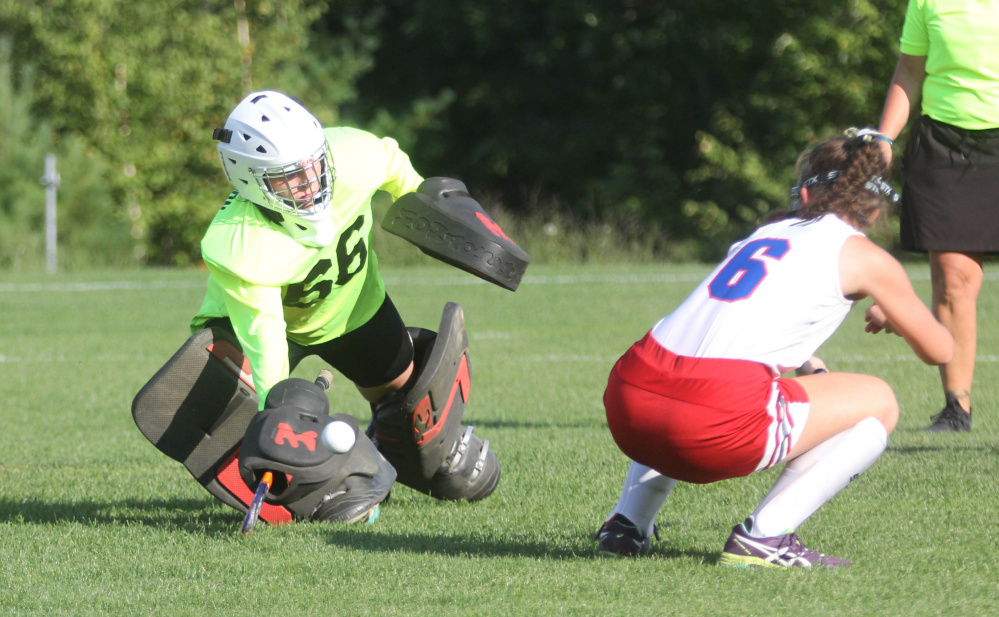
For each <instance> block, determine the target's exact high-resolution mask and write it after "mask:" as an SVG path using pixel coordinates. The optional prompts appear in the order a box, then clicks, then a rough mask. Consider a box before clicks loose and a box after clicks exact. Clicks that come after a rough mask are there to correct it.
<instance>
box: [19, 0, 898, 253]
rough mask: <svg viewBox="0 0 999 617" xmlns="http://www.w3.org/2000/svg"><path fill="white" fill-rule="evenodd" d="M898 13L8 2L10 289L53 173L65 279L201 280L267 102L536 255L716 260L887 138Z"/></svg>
mask: <svg viewBox="0 0 999 617" xmlns="http://www.w3.org/2000/svg"><path fill="white" fill-rule="evenodd" d="M905 7H906V1H905V0H873V1H867V0H834V1H832V2H830V1H828V0H756V1H755V2H746V1H745V0H739V1H736V0H711V1H710V2H705V1H704V0H559V1H556V2H552V1H550V0H448V1H447V2H441V1H438V0H328V1H307V0H159V1H158V2H143V1H141V0H0V268H2V269H4V270H7V271H13V270H18V269H27V268H31V267H33V265H34V264H38V263H40V262H41V261H42V254H43V243H44V232H43V223H44V221H43V218H44V208H43V204H44V187H43V186H42V185H41V182H40V178H41V176H42V173H43V167H44V165H43V159H44V156H45V154H46V153H49V152H53V153H56V154H57V156H58V162H59V172H60V175H61V180H62V182H61V185H60V187H59V190H58V194H59V242H60V251H61V253H60V258H61V260H62V264H61V265H63V266H64V267H87V266H97V265H127V264H130V263H136V262H138V263H146V264H152V265H179V266H183V265H189V264H192V263H196V262H197V260H198V259H199V257H200V251H199V248H198V244H199V241H200V238H201V235H202V234H203V232H204V229H205V227H206V226H207V225H208V223H209V221H210V220H211V218H212V216H214V214H215V212H216V211H217V209H218V207H219V206H220V205H221V202H222V201H223V199H224V198H225V196H226V194H227V193H228V191H229V189H228V185H227V182H226V180H225V177H224V175H223V173H222V171H221V169H220V167H219V164H218V161H217V154H216V150H215V142H213V141H212V139H211V133H212V129H213V128H214V127H216V126H222V124H223V123H224V122H225V119H226V117H227V115H228V113H229V111H231V109H232V107H233V106H234V105H235V104H236V103H237V102H238V101H239V100H240V99H241V98H242V96H243V95H244V94H245V93H246V92H249V91H251V90H257V89H277V90H282V91H285V92H287V93H289V94H291V95H292V96H296V97H297V98H299V99H301V100H302V101H303V102H304V103H305V104H306V106H308V107H309V108H310V110H311V111H313V113H315V114H316V116H317V117H318V118H319V119H320V120H321V121H322V122H324V123H326V124H328V125H334V124H345V125H351V126H356V127H360V128H364V129H367V130H370V131H372V132H373V133H375V134H378V135H390V136H392V137H394V138H396V139H397V140H398V141H399V142H400V144H401V145H402V146H403V148H404V149H405V150H406V151H407V152H408V153H409V154H410V155H411V157H412V159H413V162H414V165H415V166H416V168H417V169H418V170H419V171H420V172H421V173H422V174H424V175H425V176H432V175H445V176H452V177H456V178H459V179H461V180H463V181H464V182H465V183H466V184H467V185H468V187H469V189H470V190H471V192H472V193H473V195H475V196H476V197H478V198H479V200H480V201H482V202H483V204H484V205H485V207H486V209H487V211H489V212H490V213H492V214H494V216H497V213H500V214H499V215H498V216H497V218H500V219H501V222H503V221H507V222H508V223H507V224H513V225H517V229H518V230H519V231H520V232H521V233H522V234H524V235H525V236H527V238H526V240H525V239H521V238H518V237H517V236H516V235H514V234H511V235H512V236H513V237H514V238H515V239H518V240H520V241H521V243H522V244H525V248H527V249H528V250H529V251H532V252H533V253H539V252H540V253H541V254H544V250H543V246H542V245H543V244H544V243H545V242H547V241H551V242H555V239H554V236H555V235H557V234H558V233H559V229H564V230H566V229H572V228H575V229H577V230H579V229H584V230H598V232H599V230H602V232H604V233H606V234H608V235H609V237H611V238H612V239H613V243H616V244H622V243H628V242H632V243H639V244H641V245H642V246H643V247H645V248H646V250H647V254H648V255H651V256H654V257H656V258H663V259H714V258H716V257H717V256H718V255H719V254H720V253H723V252H724V250H725V249H726V248H727V246H728V244H729V243H730V241H732V240H733V239H735V238H737V237H739V236H740V235H743V234H745V233H746V232H747V231H748V230H749V229H750V228H752V227H753V226H755V225H756V224H757V223H758V221H759V219H760V218H761V216H762V215H764V214H766V213H767V212H769V211H771V210H774V209H780V208H784V207H786V206H787V204H788V197H789V188H790V186H791V184H793V179H794V169H793V168H794V163H795V161H796V158H797V156H798V154H799V153H800V152H801V151H802V150H803V149H804V148H806V147H808V146H809V145H811V144H814V143H815V141H816V140H818V139H821V138H824V137H828V136H829V135H831V134H833V133H836V132H838V131H841V130H842V129H843V128H845V127H848V126H867V125H874V124H876V123H877V121H878V118H879V116H880V111H881V106H882V103H883V99H884V95H885V92H886V91H887V87H888V83H889V80H890V78H891V75H892V72H893V70H894V66H895V62H896V60H897V54H898V37H899V35H900V33H901V28H902V22H903V19H904V13H905ZM900 146H901V144H898V145H897V146H896V148H899V147H900ZM555 222H557V225H556V223H555ZM504 226H506V224H505V225H504ZM528 230H539V231H538V233H537V234H532V233H530V232H528ZM540 230H543V233H542V232H541V231H540ZM508 231H509V230H508ZM546 234H547V235H546ZM591 236H592V234H584V240H583V242H582V244H584V245H585V244H586V243H587V242H590V241H592V237H591ZM590 254H591V255H592V254H593V253H592V250H591V253H590ZM573 257H574V258H577V259H579V258H582V259H586V258H587V250H586V248H585V246H581V247H580V248H579V251H578V252H577V253H574V254H573Z"/></svg>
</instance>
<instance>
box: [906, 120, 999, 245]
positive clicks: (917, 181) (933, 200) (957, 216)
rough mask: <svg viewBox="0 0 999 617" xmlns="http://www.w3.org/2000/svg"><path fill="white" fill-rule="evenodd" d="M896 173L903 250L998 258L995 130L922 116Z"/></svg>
mask: <svg viewBox="0 0 999 617" xmlns="http://www.w3.org/2000/svg"><path fill="white" fill-rule="evenodd" d="M902 169H903V184H902V201H901V212H900V223H901V229H900V234H899V235H900V241H901V246H902V248H903V249H905V250H908V251H919V252H926V251H955V252H962V253H999V129H989V130H984V131H969V130H966V129H962V128H959V127H956V126H952V125H950V124H945V123H943V122H938V121H936V120H933V119H931V118H930V117H928V116H922V117H920V118H919V120H918V121H917V122H916V124H915V126H914V127H913V129H912V134H911V135H910V137H909V143H908V145H907V146H906V148H905V153H904V155H903V157H902Z"/></svg>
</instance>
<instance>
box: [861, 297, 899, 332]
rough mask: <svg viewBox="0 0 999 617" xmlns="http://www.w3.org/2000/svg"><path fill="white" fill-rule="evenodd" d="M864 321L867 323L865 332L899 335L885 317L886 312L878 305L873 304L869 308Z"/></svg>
mask: <svg viewBox="0 0 999 617" xmlns="http://www.w3.org/2000/svg"><path fill="white" fill-rule="evenodd" d="M864 321H866V322H867V325H866V326H864V332H870V333H871V334H877V333H878V332H881V331H882V330H884V331H885V332H887V333H888V334H898V332H896V331H895V328H892V326H891V324H890V323H888V318H887V317H885V313H884V311H882V310H881V307H880V306H878V305H877V304H872V305H871V306H869V307H868V308H867V311H866V312H865V313H864Z"/></svg>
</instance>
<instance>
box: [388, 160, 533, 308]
mask: <svg viewBox="0 0 999 617" xmlns="http://www.w3.org/2000/svg"><path fill="white" fill-rule="evenodd" d="M382 228H383V229H385V231H387V232H389V233H391V234H395V235H397V236H399V237H400V238H403V239H404V240H408V241H409V242H411V243H413V244H415V245H416V246H417V248H419V249H420V250H421V251H423V252H424V253H426V254H427V255H430V256H431V257H433V258H435V259H439V260H441V261H443V262H444V263H447V264H450V265H452V266H454V267H456V268H460V269H461V270H464V271H466V272H469V273H471V274H474V275H475V276H477V277H479V278H481V279H483V280H485V281H489V282H490V283H493V284H496V285H499V286H500V287H503V288H505V289H509V290H510V291H516V290H517V287H518V286H520V281H521V279H522V278H523V277H524V272H525V271H526V270H527V265H528V264H529V263H530V262H531V256H530V255H528V254H527V252H526V251H525V250H524V249H522V248H520V247H519V246H517V244H516V243H515V242H514V241H513V240H511V239H510V238H509V237H508V236H507V235H506V234H505V233H503V230H502V229H500V226H499V225H497V224H496V222H495V221H493V220H492V219H491V218H489V215H488V214H486V213H485V211H484V210H483V209H482V206H481V205H480V204H479V202H478V201H476V200H475V199H473V198H472V197H471V196H470V195H469V194H468V189H467V188H465V185H464V184H462V183H461V182H460V181H458V180H454V179H452V178H427V179H426V180H424V181H423V182H422V183H421V184H420V186H419V187H417V189H416V191H414V192H412V193H407V194H405V195H403V196H402V197H400V198H399V199H398V200H396V202H395V203H394V204H392V206H391V207H390V208H389V209H388V212H386V214H385V218H384V219H383V220H382Z"/></svg>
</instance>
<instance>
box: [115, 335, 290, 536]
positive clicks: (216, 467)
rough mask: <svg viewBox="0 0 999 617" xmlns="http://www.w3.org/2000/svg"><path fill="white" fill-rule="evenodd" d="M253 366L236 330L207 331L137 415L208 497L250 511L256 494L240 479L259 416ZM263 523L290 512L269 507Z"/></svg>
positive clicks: (176, 359)
mask: <svg viewBox="0 0 999 617" xmlns="http://www.w3.org/2000/svg"><path fill="white" fill-rule="evenodd" d="M257 406H258V399H257V394H256V391H255V390H254V388H253V379H252V377H251V371H250V364H249V361H247V360H246V358H245V356H243V352H242V350H241V349H240V346H239V343H238V342H237V341H236V338H235V336H234V335H232V334H231V333H229V332H227V331H226V330H223V329H220V328H207V329H204V330H201V331H199V332H197V333H195V334H194V335H192V336H191V338H189V339H188V340H187V342H186V343H184V345H183V346H182V347H181V348H180V349H179V350H178V351H177V353H175V354H174V355H173V357H171V358H170V359H169V360H168V361H167V363H166V364H165V365H164V366H163V368H161V369H160V370H159V371H157V372H156V374H155V375H153V377H152V379H150V380H149V382H148V383H146V385H145V386H143V387H142V389H141V390H139V393H138V394H136V396H135V399H134V400H133V401H132V418H133V419H134V420H135V424H136V426H138V427H139V430H140V431H141V432H142V434H143V435H145V437H146V438H147V439H148V440H149V441H150V442H151V443H152V444H153V445H154V446H156V448H157V449H159V450H160V451H161V452H163V453H164V454H166V455H167V456H169V457H170V458H172V459H174V460H175V461H178V462H180V463H182V464H183V465H184V467H186V468H187V470H188V471H189V472H190V473H191V475H192V476H194V478H195V479H196V480H197V481H198V482H199V483H200V484H201V485H202V486H204V487H205V488H206V489H207V490H208V492H209V493H211V494H212V495H214V496H215V497H217V498H218V499H220V500H221V501H222V502H224V503H226V504H228V505H230V506H232V507H233V508H236V509H237V510H239V511H241V512H246V510H247V506H248V504H249V503H250V502H251V501H252V499H253V491H251V490H250V488H249V487H248V486H247V485H246V483H245V482H244V481H243V479H242V478H241V477H240V474H239V461H238V456H239V447H240V443H241V442H242V439H243V435H244V434H245V433H246V428H247V426H249V424H250V421H251V420H252V419H253V418H254V417H255V416H256V414H257ZM260 518H261V519H263V520H264V521H266V522H268V523H277V522H287V521H290V520H292V514H291V512H289V511H288V510H287V509H286V508H283V507H280V506H275V505H272V504H264V507H263V509H262V510H261V512H260Z"/></svg>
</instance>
